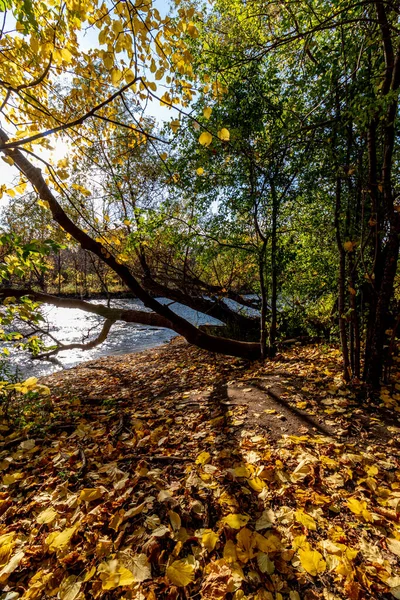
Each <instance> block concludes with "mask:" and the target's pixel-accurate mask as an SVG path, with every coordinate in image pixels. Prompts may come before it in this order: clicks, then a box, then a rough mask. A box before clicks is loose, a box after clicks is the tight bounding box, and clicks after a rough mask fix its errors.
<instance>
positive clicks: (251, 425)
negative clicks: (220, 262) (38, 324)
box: [0, 338, 400, 600]
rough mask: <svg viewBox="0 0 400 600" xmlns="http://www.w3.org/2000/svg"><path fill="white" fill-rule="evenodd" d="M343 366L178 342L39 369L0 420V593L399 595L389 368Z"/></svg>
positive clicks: (288, 599)
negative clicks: (253, 359)
mask: <svg viewBox="0 0 400 600" xmlns="http://www.w3.org/2000/svg"><path fill="white" fill-rule="evenodd" d="M340 367H341V365H340V356H339V353H338V351H337V350H336V349H334V348H332V347H327V346H309V347H297V346H295V347H293V348H292V349H288V350H287V351H285V352H284V353H283V354H280V355H279V356H277V357H276V358H275V359H274V360H273V361H267V362H265V363H264V364H261V363H253V364H248V363H246V362H245V361H242V360H239V359H235V358H229V357H221V356H215V355H213V354H211V353H207V352H204V351H201V350H198V349H196V348H193V347H190V346H188V345H187V344H186V343H185V342H184V341H183V340H182V339H179V338H178V339H175V340H173V341H172V342H171V343H170V344H168V345H167V346H163V347H159V348H156V349H154V350H150V351H146V352H143V353H140V354H130V355H123V356H113V357H104V358H101V359H99V360H96V361H92V362H88V363H84V364H82V365H81V366H79V367H76V368H74V369H71V370H68V371H64V372H61V373H57V374H54V375H52V376H50V377H47V379H46V380H43V383H45V384H46V385H47V386H48V387H49V388H50V391H51V394H50V395H49V396H46V397H44V399H43V400H36V401H35V400H32V402H31V404H30V405H29V404H26V403H25V405H23V406H19V407H18V406H17V405H15V406H14V407H12V409H11V412H10V415H14V417H12V422H10V419H9V420H8V421H7V420H6V419H5V418H3V421H2V425H1V426H0V433H1V434H2V435H1V436H0V469H1V471H2V473H1V477H0V481H1V484H0V515H1V517H0V584H1V587H2V588H3V589H4V592H3V593H1V592H0V598H1V599H2V600H4V599H6V600H14V599H16V598H23V599H24V600H25V599H34V600H35V599H46V598H59V599H61V600H82V599H90V598H102V599H105V600H111V599H116V598H126V599H136V600H158V599H169V600H174V599H176V598H182V599H183V598H187V599H188V598H203V599H206V600H218V599H223V598H227V599H232V598H233V599H234V600H245V599H249V600H250V599H254V600H317V599H321V600H339V599H348V598H349V599H352V600H364V599H370V598H378V599H381V598H382V599H383V598H398V599H400V436H399V433H400V426H399V422H398V418H399V413H400V374H399V373H397V372H395V373H392V380H391V383H390V385H388V386H386V387H384V388H383V389H382V391H381V393H380V395H378V396H375V397H374V396H372V395H370V396H369V395H368V394H366V393H365V391H364V390H363V389H362V388H361V387H359V388H357V387H356V388H354V387H353V388H348V387H346V386H345V385H344V384H343V382H342V379H341V376H340ZM13 411H14V412H13ZM18 411H19V412H18ZM23 420H25V425H24V428H23V429H21V428H18V424H19V427H22V424H23ZM21 423H22V424H21Z"/></svg>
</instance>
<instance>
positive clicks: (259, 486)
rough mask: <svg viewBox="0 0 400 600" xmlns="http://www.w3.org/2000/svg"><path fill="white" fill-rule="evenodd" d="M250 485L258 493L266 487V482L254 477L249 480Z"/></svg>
mask: <svg viewBox="0 0 400 600" xmlns="http://www.w3.org/2000/svg"><path fill="white" fill-rule="evenodd" d="M248 484H249V486H250V487H251V488H253V490H255V491H256V492H262V491H263V489H264V488H265V487H266V485H265V482H264V481H263V480H262V479H260V478H259V477H253V478H252V479H249V480H248Z"/></svg>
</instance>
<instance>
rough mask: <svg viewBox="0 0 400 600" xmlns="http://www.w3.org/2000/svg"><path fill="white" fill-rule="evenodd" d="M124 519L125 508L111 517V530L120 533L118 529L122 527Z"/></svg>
mask: <svg viewBox="0 0 400 600" xmlns="http://www.w3.org/2000/svg"><path fill="white" fill-rule="evenodd" d="M124 518H125V510H124V509H123V508H120V509H119V510H117V512H116V513H114V514H113V516H112V517H111V519H110V524H109V527H110V528H111V529H114V530H115V531H118V528H119V526H120V525H121V523H122V522H123V520H124Z"/></svg>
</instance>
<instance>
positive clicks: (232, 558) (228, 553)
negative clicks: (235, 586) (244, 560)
mask: <svg viewBox="0 0 400 600" xmlns="http://www.w3.org/2000/svg"><path fill="white" fill-rule="evenodd" d="M224 559H225V560H226V562H228V563H235V562H236V561H237V559H238V557H237V553H236V546H235V544H234V542H233V540H228V541H227V542H226V544H225V546H224Z"/></svg>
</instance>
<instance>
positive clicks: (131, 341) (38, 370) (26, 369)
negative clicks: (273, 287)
mask: <svg viewBox="0 0 400 600" xmlns="http://www.w3.org/2000/svg"><path fill="white" fill-rule="evenodd" d="M159 301H160V302H162V303H163V304H166V303H170V302H171V301H170V300H167V299H165V298H161V299H159ZM93 303H98V304H106V301H105V300H93ZM111 306H112V307H115V308H126V309H140V310H143V309H144V306H143V303H142V302H141V301H140V300H135V299H124V300H112V301H111ZM170 308H171V310H173V311H174V312H176V313H178V314H179V315H181V316H182V317H185V318H186V319H188V320H189V321H191V322H192V323H193V324H195V325H206V324H207V325H221V322H220V321H217V320H216V319H213V318H212V317H209V316H207V315H204V314H202V313H199V312H196V311H194V310H191V309H190V308H188V307H187V306H183V305H182V304H178V303H173V304H171V306H170ZM42 314H43V315H44V316H45V317H46V320H47V321H48V323H49V325H50V327H49V331H50V333H51V334H52V335H54V336H55V337H56V338H57V340H59V341H60V342H63V343H64V344H70V343H73V342H88V341H89V340H91V339H93V338H95V337H96V336H97V335H98V333H99V332H100V329H101V326H102V323H103V319H102V318H101V317H99V316H97V315H93V314H89V313H85V312H83V311H81V310H78V309H71V308H58V307H55V306H50V305H43V307H42ZM176 335H177V334H176V333H175V332H174V331H171V330H170V329H164V328H161V327H148V326H144V325H135V324H132V323H122V322H116V323H114V325H113V326H112V328H111V331H110V333H109V335H108V338H107V339H106V341H105V342H103V343H102V344H101V345H100V346H96V347H95V348H93V349H92V350H65V351H62V352H59V353H58V355H57V358H58V360H59V361H60V363H61V364H60V365H55V364H53V363H51V362H49V361H41V360H32V359H31V358H30V357H29V355H28V354H27V353H26V352H22V351H18V352H15V350H12V353H11V357H12V358H10V360H11V361H12V365H13V367H14V368H17V369H18V371H19V372H20V374H21V376H23V377H32V376H34V377H41V376H43V375H48V374H50V373H54V372H55V371H60V370H61V369H63V368H64V369H69V368H71V367H74V366H75V365H78V364H79V363H81V362H83V361H87V360H93V359H96V358H99V357H101V356H112V355H117V354H126V353H129V352H141V351H142V350H147V349H149V348H154V347H156V346H159V345H161V344H164V343H165V342H169V340H171V339H172V338H173V337H175V336H176ZM48 343H49V345H50V344H51V343H52V342H51V340H49V341H48Z"/></svg>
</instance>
